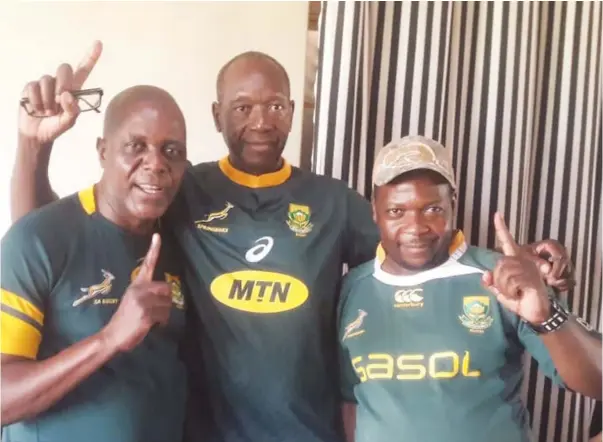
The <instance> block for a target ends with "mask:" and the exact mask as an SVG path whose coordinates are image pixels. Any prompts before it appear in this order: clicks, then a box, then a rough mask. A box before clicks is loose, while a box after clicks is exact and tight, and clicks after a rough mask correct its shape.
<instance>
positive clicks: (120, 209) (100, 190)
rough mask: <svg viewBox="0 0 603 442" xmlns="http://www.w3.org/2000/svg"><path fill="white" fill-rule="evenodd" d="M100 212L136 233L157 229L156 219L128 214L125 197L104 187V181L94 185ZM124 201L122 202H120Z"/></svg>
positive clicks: (142, 233) (113, 221)
mask: <svg viewBox="0 0 603 442" xmlns="http://www.w3.org/2000/svg"><path fill="white" fill-rule="evenodd" d="M94 197H95V199H96V207H97V210H98V212H99V213H100V214H101V215H102V216H103V217H104V218H106V219H107V220H109V221H111V222H112V223H113V224H115V225H117V226H118V227H120V228H122V229H124V230H126V231H128V232H130V233H133V234H135V235H147V234H151V233H153V232H154V231H155V228H156V226H157V221H158V220H156V219H142V220H141V219H136V218H133V217H132V215H130V214H126V213H125V212H126V211H125V210H124V209H125V208H124V204H123V199H120V198H117V197H114V196H113V195H111V193H110V192H108V191H107V189H105V188H104V186H103V183H102V181H101V182H100V183H98V184H97V185H96V186H94ZM120 201H122V202H120Z"/></svg>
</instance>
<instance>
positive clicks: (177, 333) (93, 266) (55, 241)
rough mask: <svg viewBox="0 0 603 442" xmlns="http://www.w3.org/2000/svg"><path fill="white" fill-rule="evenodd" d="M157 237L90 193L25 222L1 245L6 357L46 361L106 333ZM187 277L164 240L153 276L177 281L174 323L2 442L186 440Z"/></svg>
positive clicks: (12, 428)
mask: <svg viewBox="0 0 603 442" xmlns="http://www.w3.org/2000/svg"><path fill="white" fill-rule="evenodd" d="M150 240H151V238H150V236H137V235H132V234H130V233H127V232H126V231H124V230H122V229H121V228H119V227H118V226H116V225H115V224H113V223H111V222H109V221H108V220H107V219H106V218H104V217H103V216H101V215H100V213H98V212H97V211H96V204H95V199H94V192H93V189H92V188H90V189H87V190H85V191H82V192H80V193H79V194H76V195H72V196H70V197H67V198H64V199H62V200H59V201H57V202H55V203H53V204H50V205H48V206H45V207H44V208H42V209H40V210H38V211H35V212H32V213H30V214H28V215H27V216H25V217H23V218H22V219H20V220H19V221H18V222H17V223H15V224H14V225H13V226H12V227H11V228H10V229H9V231H8V232H7V233H6V235H5V236H4V238H3V239H2V243H1V246H0V251H1V271H2V273H1V277H2V280H1V287H2V291H1V312H0V314H1V316H2V317H1V321H0V324H1V328H2V330H1V333H2V334H1V344H0V345H1V348H0V351H1V352H2V353H3V354H8V355H16V356H21V357H25V358H29V359H32V360H34V359H35V360H43V359H47V358H50V357H52V356H54V355H56V354H57V353H59V352H60V351H62V350H64V349H66V348H68V347H70V346H72V345H73V344H75V343H76V342H78V341H81V340H83V339H85V338H87V337H89V336H91V335H93V334H95V333H97V332H99V331H100V330H101V329H102V328H103V327H104V326H105V325H106V324H107V323H108V322H109V320H110V319H111V317H112V316H113V314H114V313H115V311H116V310H117V308H118V306H119V303H120V299H121V297H122V295H123V294H124V292H125V290H126V288H127V287H128V285H129V284H130V282H131V280H132V278H133V277H134V276H135V275H136V273H137V270H138V268H139V265H140V263H141V262H142V260H143V258H144V256H145V255H146V253H147V250H148V248H149V245H150ZM172 244H173V242H172ZM181 270H182V264H181V260H180V259H179V256H178V255H177V254H176V250H174V249H173V248H172V247H171V246H170V241H169V240H168V239H167V238H165V235H164V238H163V242H162V249H161V254H160V260H159V263H158V266H157V268H156V274H155V279H156V280H163V279H165V280H167V281H169V282H171V283H172V298H173V308H172V311H171V314H170V321H169V324H168V325H167V326H166V327H156V328H154V329H152V330H151V331H150V332H149V334H148V335H147V337H146V338H145V339H144V341H143V342H142V343H141V344H140V345H138V346H137V347H136V348H135V349H133V350H132V351H131V352H128V353H121V354H119V355H117V356H116V357H114V358H113V359H112V360H110V361H109V362H107V363H106V364H105V365H104V366H103V367H101V368H100V369H99V370H98V371H97V372H95V373H94V374H92V375H91V376H90V377H89V378H87V379H86V380H84V381H83V382H82V383H81V384H79V385H78V386H77V387H76V388H75V389H73V390H72V391H71V392H70V393H68V394H67V395H66V396H65V397H64V398H62V399H61V400H60V401H58V402H57V403H56V404H54V405H53V406H52V407H51V408H50V409H48V410H47V411H45V412H43V413H41V414H39V415H37V416H35V417H34V418H32V419H28V420H25V421H21V422H18V423H14V424H12V425H8V426H7V427H5V428H4V431H3V440H4V441H5V442H46V441H86V442H107V441H111V442H141V441H145V442H153V441H156V442H166V441H180V440H181V438H182V427H183V420H184V407H185V402H186V371H185V369H184V366H183V364H182V363H181V362H180V360H179V354H178V351H179V344H180V340H181V337H182V334H183V332H184V325H185V317H184V316H185V310H184V298H183V294H182V289H181V284H180V278H181Z"/></svg>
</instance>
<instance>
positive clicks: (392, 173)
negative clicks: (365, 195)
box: [373, 164, 456, 190]
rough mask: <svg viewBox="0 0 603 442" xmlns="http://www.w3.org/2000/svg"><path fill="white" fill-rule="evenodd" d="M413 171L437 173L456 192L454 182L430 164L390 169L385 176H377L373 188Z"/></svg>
mask: <svg viewBox="0 0 603 442" xmlns="http://www.w3.org/2000/svg"><path fill="white" fill-rule="evenodd" d="M415 170H430V171H432V172H435V173H437V174H438V175H441V176H442V177H443V178H444V179H445V180H446V181H447V182H448V183H449V184H450V185H451V186H452V188H453V189H454V190H456V183H455V182H454V180H452V179H450V178H449V177H448V176H447V175H446V174H445V173H444V172H442V169H440V168H439V167H435V166H433V165H431V164H423V165H421V166H417V167H412V168H407V167H403V168H398V169H396V168H392V169H390V170H388V171H387V172H388V173H387V174H386V173H383V174H381V176H379V175H378V176H377V177H376V178H375V180H374V182H373V184H374V185H375V186H384V185H386V184H389V183H391V182H392V181H393V180H395V179H396V178H398V177H399V176H400V175H404V174H405V173H408V172H413V171H415Z"/></svg>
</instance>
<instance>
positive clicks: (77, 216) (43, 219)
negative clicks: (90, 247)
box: [2, 194, 86, 247]
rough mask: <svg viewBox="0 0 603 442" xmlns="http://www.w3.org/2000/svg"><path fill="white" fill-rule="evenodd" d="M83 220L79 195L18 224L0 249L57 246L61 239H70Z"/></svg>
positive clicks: (7, 234)
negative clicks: (37, 245) (36, 245)
mask: <svg viewBox="0 0 603 442" xmlns="http://www.w3.org/2000/svg"><path fill="white" fill-rule="evenodd" d="M85 218H86V214H85V212H84V211H83V209H82V206H81V204H80V203H79V200H78V195H77V194H73V195H70V196H68V197H65V198H62V199H60V200H58V201H54V202H52V203H50V204H48V205H46V206H44V207H42V208H40V209H37V210H34V211H32V212H30V213H28V214H27V215H25V216H23V217H22V218H20V219H19V220H17V221H16V222H15V223H14V224H13V225H12V226H11V227H10V228H9V229H8V231H7V232H6V234H5V235H4V237H3V238H2V246H3V247H4V246H8V247H10V246H11V245H15V246H24V245H25V244H27V243H31V242H37V243H38V244H39V245H51V244H56V243H57V242H60V240H61V239H63V238H69V237H73V235H74V234H75V233H76V232H77V230H78V227H79V226H80V225H81V224H82V222H83V221H84V220H85Z"/></svg>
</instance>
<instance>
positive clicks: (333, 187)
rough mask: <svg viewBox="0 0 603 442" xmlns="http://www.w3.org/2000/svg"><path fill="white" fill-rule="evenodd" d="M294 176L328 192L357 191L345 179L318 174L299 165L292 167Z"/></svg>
mask: <svg viewBox="0 0 603 442" xmlns="http://www.w3.org/2000/svg"><path fill="white" fill-rule="evenodd" d="M292 172H293V173H292V178H293V179H295V180H297V181H299V182H300V183H304V184H305V185H309V186H312V187H314V188H320V189H323V190H326V191H328V192H337V193H338V194H340V193H341V194H343V193H348V192H354V193H357V192H355V191H354V190H352V189H350V188H349V187H348V185H347V183H346V182H345V181H342V180H339V179H337V178H332V177H329V176H325V175H318V174H316V173H314V172H311V171H309V170H303V169H300V168H299V167H292Z"/></svg>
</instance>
